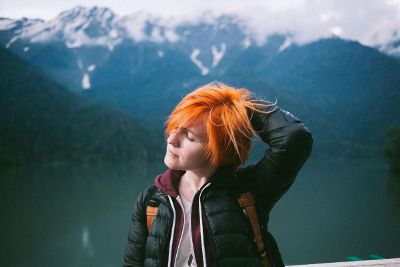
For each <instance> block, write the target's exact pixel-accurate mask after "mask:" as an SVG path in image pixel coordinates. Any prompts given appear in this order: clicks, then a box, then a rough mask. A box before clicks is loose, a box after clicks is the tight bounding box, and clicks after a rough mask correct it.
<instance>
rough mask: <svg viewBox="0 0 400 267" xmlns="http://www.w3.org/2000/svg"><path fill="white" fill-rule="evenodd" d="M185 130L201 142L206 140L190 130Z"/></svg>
mask: <svg viewBox="0 0 400 267" xmlns="http://www.w3.org/2000/svg"><path fill="white" fill-rule="evenodd" d="M183 129H185V131H187V132H189V133H191V134H193V135H194V136H195V137H196V138H197V139H199V140H203V139H204V138H201V137H200V136H199V135H197V134H195V133H194V132H193V131H191V130H189V128H187V127H184V128H183Z"/></svg>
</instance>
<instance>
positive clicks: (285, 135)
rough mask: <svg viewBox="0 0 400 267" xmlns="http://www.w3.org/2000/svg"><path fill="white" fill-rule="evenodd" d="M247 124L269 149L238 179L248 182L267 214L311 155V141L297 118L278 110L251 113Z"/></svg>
mask: <svg viewBox="0 0 400 267" xmlns="http://www.w3.org/2000/svg"><path fill="white" fill-rule="evenodd" d="M267 109H268V108H267ZM269 109H271V107H269ZM251 122H252V126H253V128H254V129H255V130H256V132H257V133H258V135H259V136H260V138H261V139H262V140H263V141H264V142H265V143H267V144H268V146H269V147H268V149H267V150H266V152H265V155H264V157H263V158H262V159H261V160H260V161H259V162H258V163H257V164H255V165H253V166H249V167H247V168H244V169H243V170H242V173H243V176H242V177H243V178H244V180H246V182H248V183H251V184H250V185H249V187H250V188H251V189H252V190H253V192H254V193H255V195H256V198H257V201H258V204H259V205H261V206H262V208H263V210H264V211H269V210H270V209H271V208H272V207H273V205H274V204H275V203H276V202H277V201H278V200H279V199H280V198H281V196H282V195H283V194H284V193H285V192H286V191H287V190H288V189H289V187H290V186H291V185H292V183H293V181H294V179H295V177H296V175H297V173H298V172H299V170H300V169H301V167H302V166H303V164H304V162H305V161H306V159H307V158H308V156H309V155H310V153H311V148H312V143H313V138H312V136H311V133H310V131H309V130H308V129H307V128H306V127H305V125H304V124H303V123H302V122H301V121H300V120H299V119H297V118H296V117H294V116H293V115H292V114H290V113H289V112H287V111H284V110H282V109H280V108H279V107H275V109H274V111H273V112H271V113H268V114H265V113H254V114H253V116H252V119H251ZM260 202H261V203H260Z"/></svg>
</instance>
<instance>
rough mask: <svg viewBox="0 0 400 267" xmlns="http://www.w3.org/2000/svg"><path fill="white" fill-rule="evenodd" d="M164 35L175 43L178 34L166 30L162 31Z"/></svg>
mask: <svg viewBox="0 0 400 267" xmlns="http://www.w3.org/2000/svg"><path fill="white" fill-rule="evenodd" d="M164 36H165V38H166V39H167V40H168V41H169V42H171V43H176V42H178V41H179V35H177V34H176V33H175V32H174V31H173V30H166V31H165V32H164Z"/></svg>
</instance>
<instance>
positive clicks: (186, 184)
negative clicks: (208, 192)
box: [179, 168, 215, 201]
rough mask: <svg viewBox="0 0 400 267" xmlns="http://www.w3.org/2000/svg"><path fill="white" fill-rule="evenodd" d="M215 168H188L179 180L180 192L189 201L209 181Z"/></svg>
mask: <svg viewBox="0 0 400 267" xmlns="http://www.w3.org/2000/svg"><path fill="white" fill-rule="evenodd" d="M214 171H215V168H212V169H209V170H206V171H197V170H187V171H186V172H185V174H184V175H183V176H182V177H181V180H180V182H179V192H180V193H181V194H182V195H183V196H184V197H185V198H186V199H187V200H189V201H192V199H193V196H194V195H195V194H196V193H197V192H198V191H199V190H200V188H201V187H202V186H203V185H204V184H205V183H207V181H208V180H209V179H210V177H211V175H212V174H213V173H214Z"/></svg>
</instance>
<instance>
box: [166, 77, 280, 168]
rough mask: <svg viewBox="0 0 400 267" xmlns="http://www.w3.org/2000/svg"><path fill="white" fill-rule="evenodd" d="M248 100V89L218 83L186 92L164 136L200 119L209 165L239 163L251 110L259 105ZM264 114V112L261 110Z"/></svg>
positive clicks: (248, 139)
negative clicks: (204, 132)
mask: <svg viewBox="0 0 400 267" xmlns="http://www.w3.org/2000/svg"><path fill="white" fill-rule="evenodd" d="M272 105H274V104H271V103H270V104H266V103H261V102H260V101H256V100H254V99H252V94H251V93H250V91H248V90H247V89H244V88H240V89H236V88H234V87H231V86H228V85H226V84H224V83H221V82H212V83H210V84H206V85H204V86H201V87H200V88H198V89H196V90H195V91H193V92H191V93H189V94H188V95H186V96H185V97H184V98H183V99H182V100H181V101H180V102H179V104H178V105H177V106H176V107H175V109H174V110H173V111H172V113H171V115H170V116H169V118H168V120H167V121H166V130H165V133H166V135H167V136H168V135H169V134H170V133H171V132H173V131H174V130H176V129H179V128H184V127H188V126H190V125H191V124H195V123H198V122H204V124H205V126H206V131H207V145H206V148H205V151H204V153H205V156H206V158H207V159H208V160H209V161H210V163H211V164H212V166H214V167H218V166H221V165H233V166H235V167H237V166H240V165H242V164H243V163H244V162H245V161H246V160H247V158H248V156H249V152H250V149H251V144H252V138H253V136H254V134H255V131H254V129H253V128H252V125H251V121H250V120H251V116H252V114H253V112H254V111H261V110H260V108H261V107H262V106H272ZM261 112H263V113H266V112H265V111H261Z"/></svg>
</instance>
